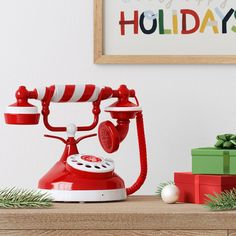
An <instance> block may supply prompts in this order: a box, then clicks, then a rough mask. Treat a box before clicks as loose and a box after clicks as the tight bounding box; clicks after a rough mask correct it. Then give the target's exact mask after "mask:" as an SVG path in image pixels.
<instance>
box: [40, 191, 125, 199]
mask: <svg viewBox="0 0 236 236" xmlns="http://www.w3.org/2000/svg"><path fill="white" fill-rule="evenodd" d="M39 190H40V191H41V192H43V193H45V192H46V193H48V194H49V195H50V196H51V197H52V198H53V199H54V201H55V202H112V201H122V200H125V199H126V198H127V195H126V189H125V188H123V189H114V190H113V189H112V190H47V189H39Z"/></svg>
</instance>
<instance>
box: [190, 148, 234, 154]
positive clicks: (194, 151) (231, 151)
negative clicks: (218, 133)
mask: <svg viewBox="0 0 236 236" xmlns="http://www.w3.org/2000/svg"><path fill="white" fill-rule="evenodd" d="M225 152H227V153H229V154H230V156H236V149H221V148H214V147H204V148H193V149H192V156H223V154H224V153H225Z"/></svg>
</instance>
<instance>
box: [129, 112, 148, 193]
mask: <svg viewBox="0 0 236 236" xmlns="http://www.w3.org/2000/svg"><path fill="white" fill-rule="evenodd" d="M136 126H137V134H138V144H139V156H140V167H141V170H140V174H139V177H138V179H137V180H136V182H135V183H134V184H133V185H132V186H131V187H129V188H126V193H127V195H130V194H133V193H135V192H136V191H137V190H139V188H140V187H141V186H142V185H143V183H144V181H145V179H146V176H147V151H146V141H145V133H144V123H143V114H142V113H141V112H140V113H138V114H137V115H136Z"/></svg>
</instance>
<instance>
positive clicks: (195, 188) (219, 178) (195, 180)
mask: <svg viewBox="0 0 236 236" xmlns="http://www.w3.org/2000/svg"><path fill="white" fill-rule="evenodd" d="M174 179H175V184H176V186H177V187H178V188H179V189H180V198H179V202H189V203H196V204H204V203H205V201H206V200H207V199H208V198H207V197H206V194H214V193H221V192H223V191H224V190H230V189H233V188H236V175H196V174H192V173H190V172H176V173H175V174H174Z"/></svg>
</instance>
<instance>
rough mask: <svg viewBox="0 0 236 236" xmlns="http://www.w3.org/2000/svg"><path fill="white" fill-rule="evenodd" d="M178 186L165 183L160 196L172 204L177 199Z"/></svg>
mask: <svg viewBox="0 0 236 236" xmlns="http://www.w3.org/2000/svg"><path fill="white" fill-rule="evenodd" d="M179 194H180V191H179V188H178V187H177V186H176V185H174V184H169V185H166V186H165V187H164V188H163V189H162V191H161V198H162V200H163V201H164V202H165V203H168V204H173V203H176V202H177V201H178V199H179Z"/></svg>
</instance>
